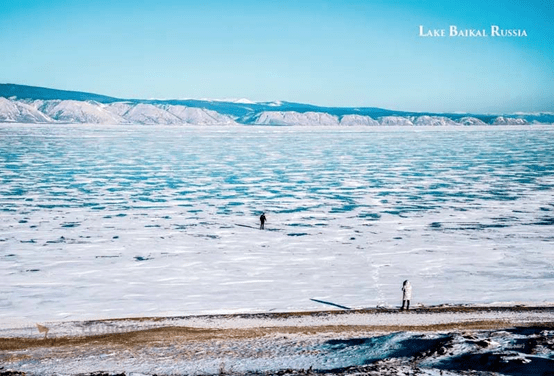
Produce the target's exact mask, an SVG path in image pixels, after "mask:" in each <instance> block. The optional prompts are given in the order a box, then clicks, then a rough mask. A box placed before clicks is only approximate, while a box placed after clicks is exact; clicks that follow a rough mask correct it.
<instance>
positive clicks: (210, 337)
mask: <svg viewBox="0 0 554 376" xmlns="http://www.w3.org/2000/svg"><path fill="white" fill-rule="evenodd" d="M517 326H518V327H540V328H544V329H553V328H554V322H536V323H528V324H525V325H517ZM512 327H514V325H513V324H511V323H510V322H508V321H506V320H485V321H467V322H455V323H447V324H435V325H381V326H372V325H355V326H353V325H328V326H289V327H271V328H263V327H261V328H254V329H252V328H249V329H201V328H190V327H163V328H156V329H147V330H140V331H133V332H126V333H111V334H103V335H92V336H82V337H59V338H53V339H35V338H0V350H1V351H16V350H25V349H31V348H61V347H99V346H100V347H103V346H115V347H126V348H141V347H146V346H152V345H161V346H165V345H168V344H171V343H181V344H182V343H187V342H202V341H218V340H219V341H228V340H235V341H236V340H239V341H240V340H247V339H254V338H261V337H268V336H277V335H287V334H289V335H292V334H295V335H305V336H317V335H324V334H325V335H328V334H337V335H346V334H348V335H350V336H352V335H354V336H356V335H363V334H365V335H367V334H376V333H390V332H401V331H409V332H437V331H452V330H490V329H494V330H498V329H508V328H512Z"/></svg>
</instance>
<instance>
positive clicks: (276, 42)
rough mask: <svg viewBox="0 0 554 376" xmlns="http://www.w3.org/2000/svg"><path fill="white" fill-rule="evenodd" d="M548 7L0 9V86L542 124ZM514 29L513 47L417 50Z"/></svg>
mask: <svg viewBox="0 0 554 376" xmlns="http://www.w3.org/2000/svg"><path fill="white" fill-rule="evenodd" d="M553 19H554V2H553V1H546V0H543V1H516V0H503V1H484V0H478V1H476V0H464V1H446V0H443V1H436V0H399V1H388V0H366V1H339V0H336V1H335V0H334V1H316V0H314V1H306V0H296V1H286V0H281V1H262V0H256V1H213V0H203V1H182V0H181V1H176V0H175V1H173V0H157V1H126V0H109V1H94V0H88V1H84V0H83V1H81V0H75V1H63V0H58V1H47V0H40V1H39V0H36V1H33V0H0V82H1V83H18V84H26V85H35V86H45V87H52V88H57V89H66V90H79V91H88V92H95V93H99V94H106V95H111V96H116V97H124V98H154V97H155V98H243V97H244V98H249V99H252V100H256V101H265V100H267V101H269V100H287V101H294V102H303V103H312V104H318V105H326V106H371V107H383V108H389V109H396V110H409V111H434V112H441V111H445V112H446V111H448V112H453V111H461V112H489V113H490V112H516V111H554V27H552V20H553ZM419 25H424V27H425V28H426V29H431V28H433V29H440V28H446V29H447V28H448V27H449V25H457V26H458V28H474V29H487V31H489V30H490V26H491V25H498V26H500V27H501V28H507V29H508V28H509V29H525V30H526V32H527V34H528V36H527V37H526V38H499V37H496V38H491V37H488V38H459V37H458V38H450V37H446V38H421V37H420V36H419V35H418V34H419Z"/></svg>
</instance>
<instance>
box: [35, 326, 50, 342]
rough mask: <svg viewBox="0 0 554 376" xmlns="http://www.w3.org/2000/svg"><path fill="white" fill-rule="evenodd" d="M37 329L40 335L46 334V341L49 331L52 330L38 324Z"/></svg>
mask: <svg viewBox="0 0 554 376" xmlns="http://www.w3.org/2000/svg"><path fill="white" fill-rule="evenodd" d="M37 329H38V332H39V333H44V339H46V336H47V335H48V331H49V330H50V329H48V328H47V327H45V326H42V325H40V324H37Z"/></svg>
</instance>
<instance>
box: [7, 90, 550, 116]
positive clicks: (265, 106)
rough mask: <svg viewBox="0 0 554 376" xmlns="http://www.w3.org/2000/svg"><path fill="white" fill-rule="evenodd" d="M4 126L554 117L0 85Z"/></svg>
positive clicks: (544, 114) (536, 114)
mask: <svg viewBox="0 0 554 376" xmlns="http://www.w3.org/2000/svg"><path fill="white" fill-rule="evenodd" d="M0 122H4V123H5V122H9V123H83V124H85V123H86V124H144V125H156V124H170V125H236V124H247V125H280V126H290V125H308V126H313V125H318V126H338V125H340V126H355V125H357V126H360V125H364V126H377V125H381V126H460V125H466V126H470V125H527V124H554V113H551V112H550V113H548V112H543V113H533V114H527V113H516V114H509V115H506V114H497V115H480V114H433V113H414V112H404V111H393V110H386V109H382V108H374V107H363V108H354V107H320V106H314V105H309V104H302V103H291V102H285V101H274V102H258V103H257V102H253V101H250V100H246V99H238V100H237V99H233V100H231V99H229V100H213V99H210V100H194V99H180V100H153V99H151V100H142V99H119V98H113V97H108V96H103V95H99V94H91V93H84V92H74V91H62V90H54V89H47V88H39V87H32V86H23V85H14V84H0Z"/></svg>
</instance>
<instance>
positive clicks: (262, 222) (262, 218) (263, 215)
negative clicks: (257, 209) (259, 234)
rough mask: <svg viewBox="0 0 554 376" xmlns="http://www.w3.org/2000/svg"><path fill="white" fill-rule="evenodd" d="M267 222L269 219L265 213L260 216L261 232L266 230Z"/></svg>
mask: <svg viewBox="0 0 554 376" xmlns="http://www.w3.org/2000/svg"><path fill="white" fill-rule="evenodd" d="M266 220H267V219H266V217H265V213H262V215H260V230H263V229H264V224H265V221H266Z"/></svg>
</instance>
